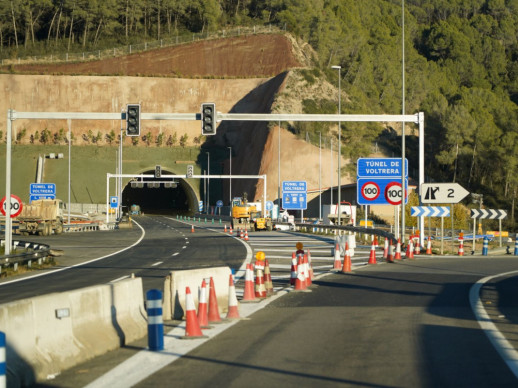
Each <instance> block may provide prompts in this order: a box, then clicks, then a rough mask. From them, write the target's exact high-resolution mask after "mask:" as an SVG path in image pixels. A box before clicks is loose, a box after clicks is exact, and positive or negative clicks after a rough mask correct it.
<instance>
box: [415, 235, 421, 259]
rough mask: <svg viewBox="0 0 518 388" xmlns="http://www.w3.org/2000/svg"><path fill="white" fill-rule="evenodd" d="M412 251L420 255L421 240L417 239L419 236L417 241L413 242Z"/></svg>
mask: <svg viewBox="0 0 518 388" xmlns="http://www.w3.org/2000/svg"><path fill="white" fill-rule="evenodd" d="M414 253H415V254H416V255H420V254H421V242H420V241H419V238H418V239H417V242H416V244H415V249H414Z"/></svg>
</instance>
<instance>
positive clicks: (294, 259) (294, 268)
mask: <svg viewBox="0 0 518 388" xmlns="http://www.w3.org/2000/svg"><path fill="white" fill-rule="evenodd" d="M296 279H297V257H296V256H295V252H293V253H292V255H291V277H290V284H291V285H292V286H293V285H295V281H296Z"/></svg>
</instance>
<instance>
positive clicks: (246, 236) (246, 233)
mask: <svg viewBox="0 0 518 388" xmlns="http://www.w3.org/2000/svg"><path fill="white" fill-rule="evenodd" d="M245 241H248V230H246V229H245Z"/></svg>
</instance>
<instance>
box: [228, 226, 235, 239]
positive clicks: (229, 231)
mask: <svg viewBox="0 0 518 388" xmlns="http://www.w3.org/2000/svg"><path fill="white" fill-rule="evenodd" d="M228 234H230V235H231V236H232V235H233V234H234V231H233V230H232V225H230V229H229V230H228Z"/></svg>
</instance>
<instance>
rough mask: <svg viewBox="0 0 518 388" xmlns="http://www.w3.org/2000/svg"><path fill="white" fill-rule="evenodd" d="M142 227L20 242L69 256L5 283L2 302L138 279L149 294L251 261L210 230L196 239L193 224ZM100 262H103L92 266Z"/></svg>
mask: <svg viewBox="0 0 518 388" xmlns="http://www.w3.org/2000/svg"><path fill="white" fill-rule="evenodd" d="M136 221H137V222H138V224H140V225H142V228H140V227H138V226H136V225H135V226H134V227H133V228H132V229H120V230H112V231H95V232H85V233H67V234H62V235H59V236H55V235H53V236H48V237H39V236H33V237H23V238H20V239H24V240H32V241H39V242H42V243H45V244H48V245H50V246H51V248H53V249H58V250H63V251H64V255H63V256H60V257H57V258H56V261H57V264H58V265H57V266H56V267H54V268H52V269H50V270H42V271H33V272H31V273H27V274H24V275H22V276H16V277H9V278H3V279H2V280H1V282H0V300H2V303H6V302H9V301H13V300H18V299H24V298H31V297H34V296H37V295H42V294H48V293H51V292H63V291H67V290H71V289H77V288H82V287H87V286H91V285H94V284H105V283H108V282H110V281H114V280H117V279H121V278H123V277H128V276H131V274H132V273H133V274H135V276H138V277H142V279H143V284H144V290H148V289H151V288H159V289H162V288H163V282H164V278H165V277H166V276H167V274H168V273H169V272H170V271H171V270H178V269H188V268H199V267H208V266H210V267H214V266H229V267H231V268H239V267H240V266H241V263H242V262H243V259H244V257H245V256H246V250H245V248H244V246H243V244H241V243H240V242H239V241H236V240H235V239H230V238H227V237H226V236H225V235H224V234H222V233H218V232H215V231H213V230H211V229H210V228H203V227H196V230H195V233H192V232H191V225H190V224H186V223H182V222H178V221H176V220H175V219H173V218H168V217H159V216H157V217H153V216H145V217H136ZM137 243H138V244H137ZM134 244H136V245H134ZM133 245H134V246H133ZM128 247H129V249H128ZM121 250H122V251H121ZM117 252H120V253H117ZM105 256H108V257H105ZM97 258H102V259H100V260H96V261H90V260H93V259H97ZM82 263H83V264H82ZM34 275H40V276H36V277H34ZM28 276H31V277H30V278H27V277H28Z"/></svg>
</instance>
